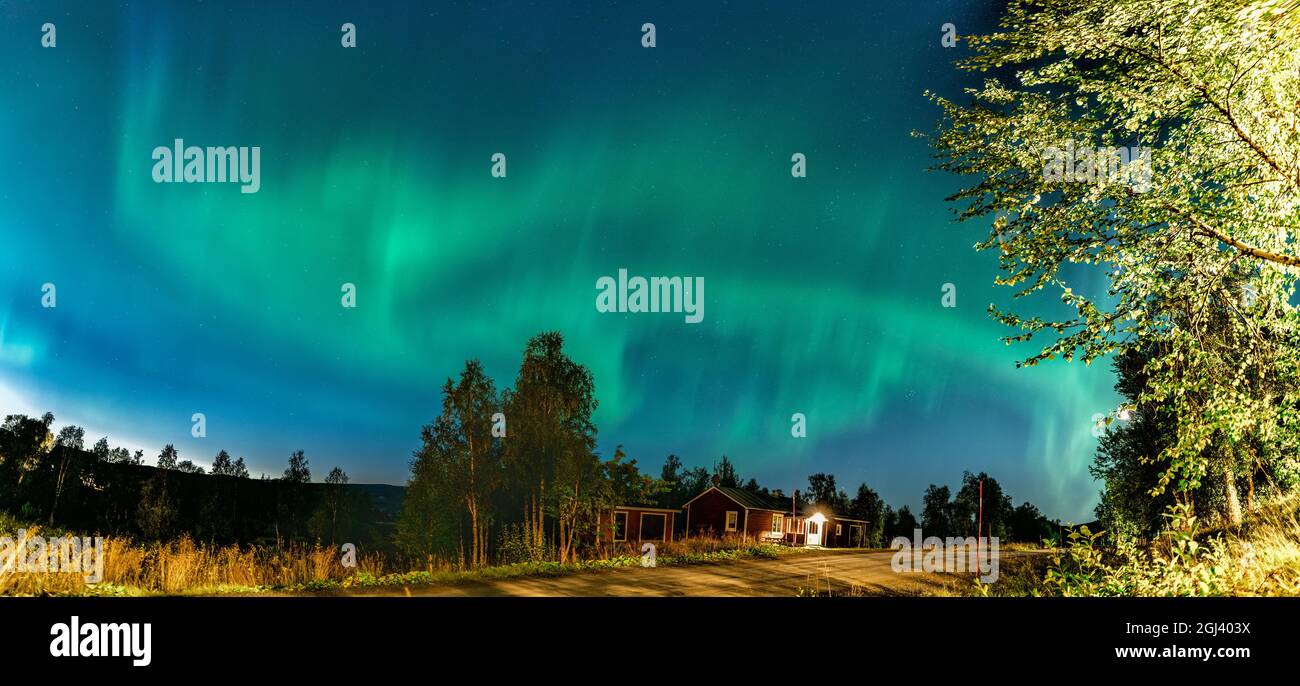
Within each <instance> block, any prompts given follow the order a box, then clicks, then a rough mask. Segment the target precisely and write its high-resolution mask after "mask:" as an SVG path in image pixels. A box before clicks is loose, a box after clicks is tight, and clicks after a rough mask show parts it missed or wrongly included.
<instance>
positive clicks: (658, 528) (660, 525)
mask: <svg viewBox="0 0 1300 686" xmlns="http://www.w3.org/2000/svg"><path fill="white" fill-rule="evenodd" d="M667 530H668V515H667V514H663V513H659V512H642V513H641V535H640V536H637V539H638V540H641V541H664V540H667V539H666V538H665V537H664V536H665V532H667Z"/></svg>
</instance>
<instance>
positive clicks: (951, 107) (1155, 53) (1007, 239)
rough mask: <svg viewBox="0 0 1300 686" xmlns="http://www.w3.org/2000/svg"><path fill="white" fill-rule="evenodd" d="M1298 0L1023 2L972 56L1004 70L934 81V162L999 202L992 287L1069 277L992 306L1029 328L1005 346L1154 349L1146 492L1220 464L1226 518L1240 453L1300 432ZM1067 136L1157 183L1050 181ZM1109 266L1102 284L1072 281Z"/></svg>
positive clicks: (1270, 455)
mask: <svg viewBox="0 0 1300 686" xmlns="http://www.w3.org/2000/svg"><path fill="white" fill-rule="evenodd" d="M1295 9H1296V3H1295V2H1294V1H1293V0H1285V1H1283V2H1279V1H1274V0H1269V1H1265V2H1241V1H1239V0H1168V1H1166V2H1146V1H1145V0H1013V1H1012V2H1011V3H1010V4H1009V6H1008V7H1007V9H1006V11H1005V13H1004V16H1003V19H1002V23H1001V27H1000V29H999V30H998V31H997V32H995V33H994V34H992V35H988V36H969V37H968V38H969V42H970V45H971V46H972V48H973V50H974V54H973V55H972V56H971V57H970V58H969V59H967V60H966V61H965V62H963V64H962V66H963V67H964V68H966V69H969V70H972V71H976V72H991V73H992V74H993V75H991V76H989V77H988V78H987V80H986V81H985V82H984V83H983V85H982V87H979V88H974V89H971V90H969V91H968V92H967V96H969V98H970V100H971V102H970V103H969V104H958V103H956V102H954V101H952V100H948V99H945V98H942V97H939V96H931V97H932V98H933V100H934V102H935V103H936V104H937V105H938V106H939V107H940V108H941V110H942V112H943V123H942V125H941V130H940V132H939V133H938V134H937V135H936V136H933V137H931V138H930V140H931V143H932V144H933V146H934V149H935V151H936V155H937V157H938V159H939V164H938V168H939V169H942V170H946V171H950V172H955V173H959V174H965V175H973V176H976V177H978V178H979V180H978V181H977V182H976V183H975V185H972V186H968V187H966V188H963V189H962V190H960V191H958V192H957V193H955V194H954V195H953V196H952V197H951V198H950V200H952V201H954V202H956V203H958V204H959V209H958V213H959V217H960V218H961V219H963V220H973V219H981V220H991V230H990V232H989V233H988V235H987V236H986V237H985V239H984V240H983V241H981V242H980V243H979V245H978V247H979V248H981V249H990V248H997V249H998V250H999V259H1000V266H1001V269H1002V271H1003V275H1002V276H1001V277H1000V278H999V279H998V280H997V283H999V284H1001V285H1004V286H1007V287H1009V288H1013V289H1015V290H1014V292H1015V295H1016V297H1018V298H1031V296H1034V295H1036V294H1041V292H1043V291H1047V290H1050V291H1054V292H1056V293H1057V295H1058V297H1057V301H1058V302H1057V303H1056V304H1053V303H1051V302H1050V301H1049V302H1045V303H1041V304H1039V305H1038V306H1037V307H1033V306H1031V305H1030V304H1028V303H1029V302H1034V301H1033V300H1032V299H1031V300H1030V301H1027V303H1026V304H1025V305H1023V306H1022V307H1019V308H1018V309H1019V310H1020V311H1019V312H1018V313H1017V312H1010V311H1003V310H1002V309H999V308H996V307H990V311H991V313H992V314H993V315H994V316H995V317H996V318H997V319H999V320H1000V321H1002V322H1003V323H1005V324H1007V325H1008V326H1010V327H1013V328H1015V329H1018V330H1019V333H1016V334H1014V335H1010V336H1008V337H1007V339H1006V340H1007V342H1008V343H1009V344H1010V343H1013V342H1021V341H1030V340H1041V348H1040V349H1039V351H1038V352H1037V353H1035V354H1033V355H1031V356H1030V357H1028V358H1026V359H1025V360H1024V362H1023V364H1025V365H1034V364H1037V363H1039V362H1041V361H1043V360H1051V359H1056V358H1060V359H1064V360H1067V361H1070V360H1074V359H1082V360H1083V361H1084V362H1085V363H1089V362H1092V361H1094V360H1096V359H1098V358H1099V357H1101V356H1103V355H1106V354H1109V353H1112V352H1120V351H1125V350H1129V349H1133V348H1134V347H1139V346H1152V347H1151V348H1150V350H1151V351H1152V352H1153V355H1152V357H1151V358H1150V359H1149V360H1148V361H1147V363H1146V365H1145V367H1144V373H1145V374H1146V377H1147V383H1146V387H1145V389H1144V391H1143V392H1142V394H1141V395H1140V397H1139V402H1140V403H1142V404H1152V405H1160V406H1162V407H1164V408H1167V410H1168V412H1169V417H1168V420H1169V422H1170V426H1171V432H1170V434H1169V440H1168V442H1167V443H1166V444H1165V445H1164V446H1163V447H1162V448H1161V450H1160V452H1159V454H1158V455H1153V456H1149V457H1151V458H1152V459H1154V460H1157V461H1159V462H1160V463H1161V464H1162V465H1163V468H1162V469H1161V470H1160V472H1159V475H1158V477H1157V479H1156V481H1155V482H1154V483H1152V484H1150V489H1151V494H1152V495H1153V496H1154V495H1159V494H1161V493H1164V492H1166V491H1168V490H1171V489H1172V490H1173V491H1176V492H1187V491H1193V490H1196V489H1198V488H1200V487H1201V486H1202V484H1203V482H1204V481H1205V480H1206V479H1207V477H1213V478H1214V479H1216V480H1217V481H1219V483H1220V484H1221V486H1222V488H1223V489H1224V493H1225V496H1224V498H1223V499H1222V503H1223V504H1224V506H1225V510H1224V516H1225V517H1226V518H1227V519H1228V520H1229V521H1231V522H1233V523H1236V522H1238V521H1240V519H1241V508H1240V507H1239V503H1238V498H1237V494H1236V487H1237V479H1238V477H1239V475H1240V473H1241V472H1242V470H1243V469H1244V470H1254V469H1255V468H1256V466H1257V465H1258V464H1260V463H1265V464H1267V463H1270V462H1274V461H1277V460H1282V459H1286V458H1285V456H1288V455H1294V454H1296V452H1297V450H1298V449H1300V377H1298V372H1300V354H1298V353H1300V346H1298V345H1297V342H1298V340H1300V329H1298V327H1297V322H1298V319H1297V312H1296V309H1295V306H1294V304H1293V303H1294V295H1295V287H1296V277H1297V271H1296V270H1295V266H1297V265H1300V251H1298V250H1297V246H1296V243H1295V242H1294V241H1293V239H1292V234H1293V232H1294V231H1295V229H1296V228H1297V226H1296V224H1295V208H1296V200H1297V195H1298V192H1300V158H1297V157H1296V155H1295V154H1294V151H1295V150H1296V149H1298V148H1300V129H1297V127H1295V126H1294V125H1293V124H1292V123H1291V122H1292V120H1293V118H1294V117H1293V114H1294V103H1295V102H1297V101H1298V100H1300V79H1297V78H1296V74H1297V73H1298V72H1300V41H1298V40H1297V38H1300V21H1297V20H1296V16H1297V13H1296V12H1295V11H1294V10H1295ZM1067 144H1072V145H1078V146H1081V147H1093V148H1103V147H1104V148H1114V147H1122V146H1135V145H1136V146H1144V147H1147V148H1150V149H1153V150H1154V153H1153V166H1152V168H1151V170H1150V171H1151V174H1152V177H1151V184H1150V187H1149V188H1145V189H1144V188H1140V187H1138V188H1135V187H1134V185H1133V184H1130V183H1124V182H1122V180H1117V179H1115V178H1113V177H1112V176H1111V175H1108V174H1107V175H1102V176H1101V178H1099V179H1097V180H1095V181H1094V182H1091V183H1062V182H1061V181H1060V180H1058V179H1054V178H1053V177H1052V175H1050V174H1047V173H1044V169H1045V166H1044V152H1045V151H1048V150H1049V149H1051V148H1058V149H1059V148H1063V147H1065V146H1066V145H1067ZM1097 275H1102V276H1104V278H1105V279H1106V280H1107V281H1108V288H1107V289H1105V290H1104V291H1097V292H1091V289H1087V288H1082V287H1080V285H1081V284H1086V283H1087V280H1088V279H1091V278H1093V277H1095V276H1097ZM1122 411H1123V410H1122V409H1120V410H1117V414H1118V413H1119V412H1122ZM1110 419H1112V420H1113V417H1112V418H1110ZM1252 446H1254V447H1252ZM1262 446H1267V448H1266V449H1265V448H1263V447H1262ZM1184 502H1188V501H1186V500H1185V501H1184Z"/></svg>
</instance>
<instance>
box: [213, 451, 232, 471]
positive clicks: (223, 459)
mask: <svg viewBox="0 0 1300 686" xmlns="http://www.w3.org/2000/svg"><path fill="white" fill-rule="evenodd" d="M233 468H234V464H233V463H232V462H231V461H230V453H228V452H226V451H224V450H222V451H220V452H218V453H217V456H216V457H214V458H212V474H213V476H228V475H229V474H230V471H231V469H233Z"/></svg>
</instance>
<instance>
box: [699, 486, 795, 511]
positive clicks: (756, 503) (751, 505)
mask: <svg viewBox="0 0 1300 686" xmlns="http://www.w3.org/2000/svg"><path fill="white" fill-rule="evenodd" d="M715 488H717V489H718V491H719V492H721V493H722V494H723V495H725V496H727V497H728V498H731V499H732V500H734V501H736V502H738V503H740V504H741V505H743V506H744V507H746V508H747V509H750V510H772V511H773V512H789V511H790V503H789V501H786V500H784V499H782V500H778V499H776V498H773V497H771V496H766V495H763V494H762V493H754V492H753V491H746V490H745V489H743V488H730V487H728V486H715Z"/></svg>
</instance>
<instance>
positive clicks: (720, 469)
mask: <svg viewBox="0 0 1300 686" xmlns="http://www.w3.org/2000/svg"><path fill="white" fill-rule="evenodd" d="M713 482H714V483H715V484H717V485H718V486H723V487H725V488H740V474H738V473H736V466H735V465H733V464H732V463H731V460H729V459H727V456H726V455H723V456H722V460H721V461H720V462H717V463H715V464H714V465H713Z"/></svg>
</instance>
